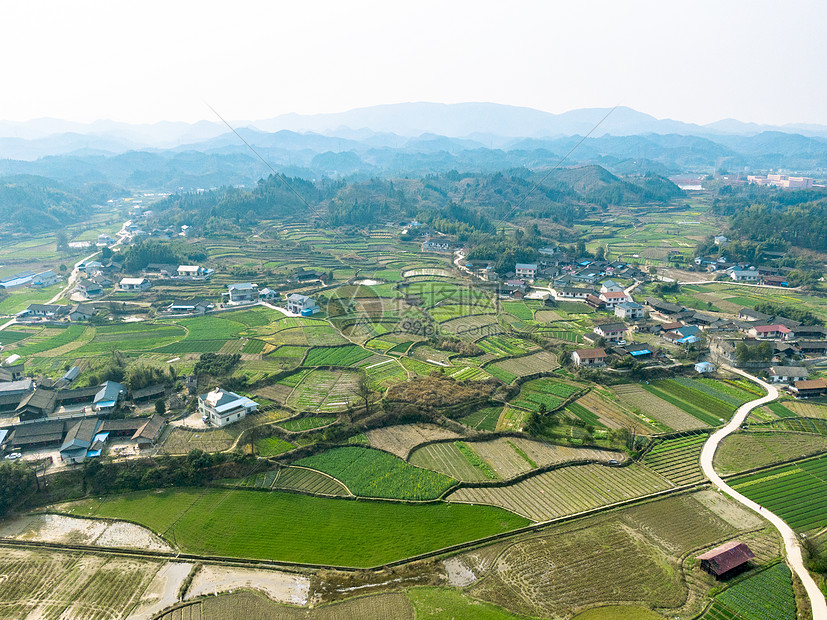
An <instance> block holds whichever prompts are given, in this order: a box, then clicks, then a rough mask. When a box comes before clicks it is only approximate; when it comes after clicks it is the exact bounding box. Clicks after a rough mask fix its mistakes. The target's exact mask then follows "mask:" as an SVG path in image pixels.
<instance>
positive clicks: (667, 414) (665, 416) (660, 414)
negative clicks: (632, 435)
mask: <svg viewBox="0 0 827 620" xmlns="http://www.w3.org/2000/svg"><path fill="white" fill-rule="evenodd" d="M612 389H613V390H614V392H615V393H616V394H617V395H618V396H619V397H620V400H621V402H623V403H624V404H625V405H627V406H628V407H631V408H632V409H633V410H635V409H637V410H638V411H640V413H641V414H642V417H643V418H644V420H645V421H646V422H647V423H648V424H650V425H651V426H653V427H654V428H656V429H658V430H662V431H667V432H668V431H670V430H675V431H688V430H694V429H697V428H706V427H707V426H708V425H707V424H705V423H703V422H701V421H700V420H699V419H698V418H696V417H694V416H692V415H689V414H688V413H686V411H684V410H683V409H679V408H678V407H676V406H675V405H673V404H671V403H669V402H667V401H665V400H663V399H662V398H658V397H657V396H655V395H654V394H652V393H651V392H648V391H647V390H645V389H644V388H643V387H642V386H640V385H636V384H628V385H618V386H614V387H613V388H612Z"/></svg>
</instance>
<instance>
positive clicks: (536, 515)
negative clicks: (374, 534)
mask: <svg viewBox="0 0 827 620" xmlns="http://www.w3.org/2000/svg"><path fill="white" fill-rule="evenodd" d="M670 486H671V484H670V483H669V482H667V481H666V479H664V478H663V477H661V476H660V475H658V474H656V473H655V472H653V471H651V470H649V469H647V468H645V467H641V466H639V465H630V466H628V467H606V466H604V465H578V466H573V467H563V468H561V469H555V470H552V471H549V472H546V473H542V474H538V475H536V476H532V477H531V478H528V479H526V480H522V481H520V482H518V483H516V484H513V485H510V486H504V487H479V488H464V489H458V490H456V491H454V492H453V493H451V494H450V495H449V496H448V497H447V500H448V501H449V502H464V503H471V504H488V505H491V506H499V507H501V508H505V509H506V510H511V511H512V512H514V513H516V514H519V515H522V516H525V517H527V518H529V519H531V520H532V521H547V520H549V519H554V518H557V517H562V516H565V515H571V514H575V513H578V512H582V511H584V510H590V509H592V508H598V507H600V506H606V505H608V504H613V503H615V502H620V501H623V500H627V499H632V498H635V497H641V496H642V495H648V494H650V493H655V492H657V491H663V490H665V489H668V488H669V487H670Z"/></svg>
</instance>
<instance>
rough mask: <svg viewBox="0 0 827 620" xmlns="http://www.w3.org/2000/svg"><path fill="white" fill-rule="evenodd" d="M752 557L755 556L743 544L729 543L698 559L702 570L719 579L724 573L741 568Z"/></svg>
mask: <svg viewBox="0 0 827 620" xmlns="http://www.w3.org/2000/svg"><path fill="white" fill-rule="evenodd" d="M754 557H755V554H754V553H753V552H752V551H750V548H749V547H747V545H746V544H745V543H742V542H738V541H731V542H728V543H724V544H723V545H721V546H720V547H715V548H714V549H712V550H711V551H707V552H706V553H704V554H702V555H699V556H698V559H699V560H700V561H701V568H702V569H704V570H705V571H707V572H709V573H711V574H713V575H715V576H716V577H720V576H721V575H723V574H724V573H728V572H729V571H731V570H733V569H735V568H738V567H739V566H743V565H744V564H746V563H747V562H749V561H750V560H751V559H753V558H754Z"/></svg>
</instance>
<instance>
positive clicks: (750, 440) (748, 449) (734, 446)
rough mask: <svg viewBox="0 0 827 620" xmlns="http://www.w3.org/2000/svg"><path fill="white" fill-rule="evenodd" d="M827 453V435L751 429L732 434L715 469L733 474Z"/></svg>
mask: <svg viewBox="0 0 827 620" xmlns="http://www.w3.org/2000/svg"><path fill="white" fill-rule="evenodd" d="M822 452H827V436H825V435H817V434H808V433H785V432H783V431H767V432H761V431H760V430H751V431H747V432H738V433H734V434H732V435H730V436H729V437H727V438H726V439H724V440H723V441H722V442H721V445H720V446H719V447H718V450H717V452H716V453H715V463H714V464H715V469H716V470H717V471H718V472H719V473H721V474H734V473H738V472H740V471H745V470H747V469H752V468H753V467H765V466H767V465H773V464H775V463H780V462H782V461H787V460H791V459H795V458H802V457H805V456H810V455H813V454H819V453H822Z"/></svg>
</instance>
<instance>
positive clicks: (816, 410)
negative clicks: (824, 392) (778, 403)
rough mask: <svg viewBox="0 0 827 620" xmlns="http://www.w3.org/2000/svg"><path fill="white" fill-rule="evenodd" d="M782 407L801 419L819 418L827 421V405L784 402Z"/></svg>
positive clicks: (796, 401)
mask: <svg viewBox="0 0 827 620" xmlns="http://www.w3.org/2000/svg"><path fill="white" fill-rule="evenodd" d="M784 406H785V407H786V408H787V409H789V410H790V411H792V412H793V413H795V414H796V415H800V416H801V417H803V418H821V419H822V420H827V405H821V404H818V403H805V402H801V401H798V400H795V401H790V402H785V403H784Z"/></svg>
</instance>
